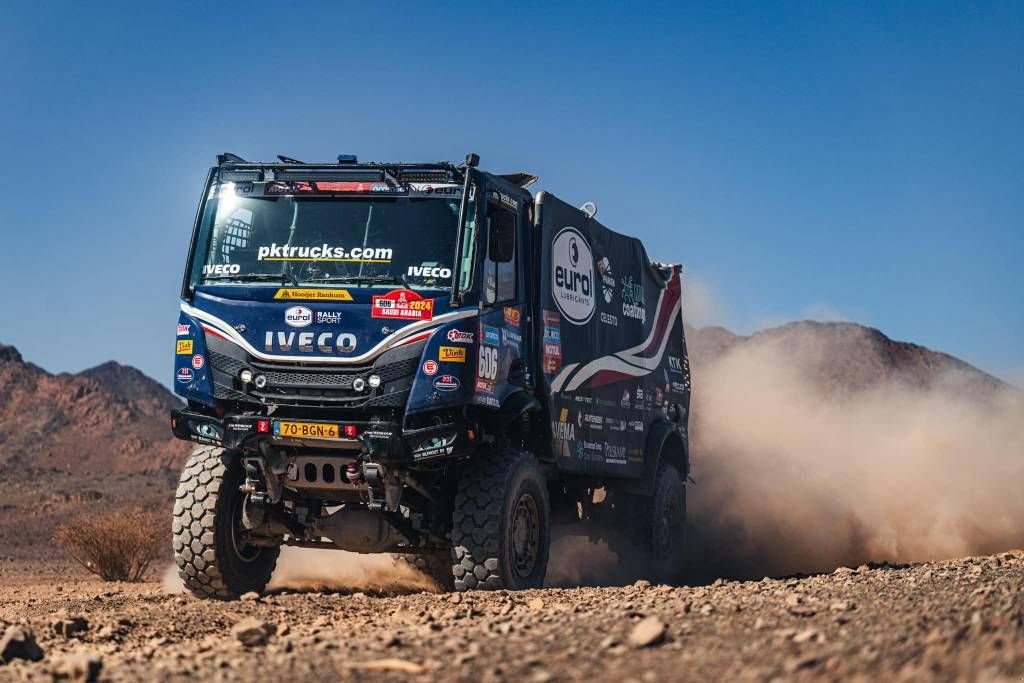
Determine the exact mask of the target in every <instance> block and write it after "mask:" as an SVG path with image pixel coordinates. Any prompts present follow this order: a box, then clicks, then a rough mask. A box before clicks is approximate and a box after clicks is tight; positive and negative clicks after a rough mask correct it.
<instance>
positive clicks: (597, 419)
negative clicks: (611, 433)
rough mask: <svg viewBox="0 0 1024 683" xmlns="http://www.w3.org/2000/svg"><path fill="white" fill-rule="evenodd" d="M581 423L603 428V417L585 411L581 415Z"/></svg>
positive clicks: (593, 427) (594, 427)
mask: <svg viewBox="0 0 1024 683" xmlns="http://www.w3.org/2000/svg"><path fill="white" fill-rule="evenodd" d="M583 423H584V424H587V425H590V428H591V429H604V417H603V416H601V415H592V414H590V413H585V414H584V415H583Z"/></svg>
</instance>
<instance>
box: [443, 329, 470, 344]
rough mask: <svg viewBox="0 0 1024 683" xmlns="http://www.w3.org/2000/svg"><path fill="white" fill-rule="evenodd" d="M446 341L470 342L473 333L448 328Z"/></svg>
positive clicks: (454, 342)
mask: <svg viewBox="0 0 1024 683" xmlns="http://www.w3.org/2000/svg"><path fill="white" fill-rule="evenodd" d="M447 336H448V341H450V342H451V343H453V344H472V343H473V333H472V332H463V331H462V330H448V335H447Z"/></svg>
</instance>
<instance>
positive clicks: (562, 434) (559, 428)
mask: <svg viewBox="0 0 1024 683" xmlns="http://www.w3.org/2000/svg"><path fill="white" fill-rule="evenodd" d="M568 419H569V409H568V408H562V410H561V412H560V413H559V415H558V419H557V420H552V421H551V433H552V434H553V435H554V437H555V439H557V440H559V441H575V440H576V429H575V427H574V426H573V424H572V423H571V422H569V421H568Z"/></svg>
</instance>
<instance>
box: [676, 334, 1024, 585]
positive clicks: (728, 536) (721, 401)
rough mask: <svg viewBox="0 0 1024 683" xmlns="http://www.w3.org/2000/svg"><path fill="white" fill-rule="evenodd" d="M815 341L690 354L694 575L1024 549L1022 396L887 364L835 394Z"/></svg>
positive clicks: (744, 574)
mask: <svg viewBox="0 0 1024 683" xmlns="http://www.w3.org/2000/svg"><path fill="white" fill-rule="evenodd" d="M794 342H795V343H794ZM813 344H814V340H806V341H804V340H793V339H788V338H787V339H785V340H779V341H777V342H771V341H761V342H758V343H752V342H748V343H746V344H742V345H738V346H735V347H732V348H731V349H730V350H727V351H726V352H724V353H723V354H722V355H720V356H718V357H717V358H714V359H713V360H711V361H709V362H708V363H707V364H705V365H699V364H697V363H694V366H693V375H694V377H693V386H694V394H693V419H692V421H691V449H692V460H693V476H694V477H695V478H696V481H697V484H696V485H695V486H690V487H689V491H688V492H689V500H688V505H689V514H690V528H689V532H690V541H689V545H690V546H691V560H692V562H693V565H694V570H695V571H696V573H697V575H699V576H701V577H703V578H704V579H705V580H706V579H709V578H714V577H719V576H725V577H734V578H760V577H762V576H778V575H787V574H792V573H810V572H816V571H828V570H831V569H834V568H835V567H837V566H843V565H846V566H857V565H859V564H862V563H865V562H870V561H875V562H880V561H888V562H913V561H923V560H933V559H941V558H951V557H958V556H966V555H978V554H986V553H992V552H998V551H1003V550H1008V549H1011V548H1020V547H1024V493H1022V488H1021V487H1022V484H1024V398H1022V396H1024V394H1022V393H1021V392H1019V391H1017V390H1015V389H1011V388H1005V387H1004V388H997V389H989V390H987V391H979V389H978V386H977V384H976V382H971V381H970V378H969V377H967V376H966V375H960V374H957V373H949V374H947V375H945V376H943V377H942V378H941V379H940V381H938V382H934V383H931V384H930V386H929V388H928V389H923V388H920V387H919V386H918V387H915V386H914V385H913V383H911V382H905V381H902V380H900V379H898V378H891V379H889V380H886V381H884V382H882V383H881V384H879V383H877V382H875V383H873V384H869V385H867V386H866V387H864V388H861V389H860V390H856V391H846V392H844V391H841V390H836V387H829V386H828V384H827V383H822V382H820V381H819V379H820V376H821V368H822V367H823V364H824V366H828V364H830V363H837V362H841V359H828V358H822V357H820V356H819V357H815V354H814V353H807V350H808V349H809V348H811V347H812V346H813ZM795 347H796V348H799V349H800V352H799V354H797V353H794V352H793V349H794V348H795ZM697 351H698V352H699V349H697ZM698 355H699V353H698Z"/></svg>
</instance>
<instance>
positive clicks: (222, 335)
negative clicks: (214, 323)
mask: <svg viewBox="0 0 1024 683" xmlns="http://www.w3.org/2000/svg"><path fill="white" fill-rule="evenodd" d="M203 329H204V330H206V331H207V332H209V333H210V334H212V335H213V336H214V337H220V338H221V339H224V340H226V341H231V340H230V339H228V338H227V337H225V336H224V333H223V332H218V331H217V330H215V329H213V328H212V327H210V326H209V325H203Z"/></svg>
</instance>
